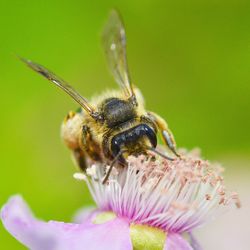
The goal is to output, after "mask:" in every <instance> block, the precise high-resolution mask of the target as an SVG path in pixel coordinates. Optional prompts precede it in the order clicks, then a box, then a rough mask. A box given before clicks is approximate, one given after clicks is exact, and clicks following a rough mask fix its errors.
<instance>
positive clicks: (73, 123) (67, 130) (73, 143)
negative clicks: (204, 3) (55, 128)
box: [61, 111, 87, 171]
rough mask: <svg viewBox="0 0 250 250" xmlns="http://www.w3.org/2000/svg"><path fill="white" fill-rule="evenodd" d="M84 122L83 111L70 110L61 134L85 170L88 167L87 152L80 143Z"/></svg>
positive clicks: (81, 167)
mask: <svg viewBox="0 0 250 250" xmlns="http://www.w3.org/2000/svg"><path fill="white" fill-rule="evenodd" d="M83 122H84V117H83V115H82V113H81V112H73V111H70V112H69V113H68V114H67V116H66V117H65V118H64V121H63V124H62V127H61V136H62V139H63V141H64V143H65V144H66V146H67V147H68V148H69V149H70V150H71V151H72V155H73V158H74V160H75V163H76V164H77V166H78V167H79V168H80V169H81V170H82V171H85V170H86V167H87V164H86V159H85V158H86V153H85V152H84V150H83V149H82V148H81V145H80V143H79V137H80V134H81V128H82V123H83Z"/></svg>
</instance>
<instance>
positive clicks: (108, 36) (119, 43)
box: [103, 10, 134, 97]
mask: <svg viewBox="0 0 250 250" xmlns="http://www.w3.org/2000/svg"><path fill="white" fill-rule="evenodd" d="M103 46H104V50H105V52H106V56H107V60H108V64H109V67H110V70H111V72H112V73H113V75H114V77H115V80H116V81H117V83H118V84H119V85H120V86H121V87H122V88H123V89H124V91H125V93H126V95H127V97H132V96H134V92H133V86H132V84H131V81H130V76H129V70H128V65H127V56H126V34H125V29H124V25H123V22H122V19H121V17H120V15H119V13H118V12H117V11H115V10H113V11H111V13H110V16H109V19H108V21H107V24H106V25H105V27H104V30H103Z"/></svg>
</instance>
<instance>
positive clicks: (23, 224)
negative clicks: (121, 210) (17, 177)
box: [1, 196, 132, 250]
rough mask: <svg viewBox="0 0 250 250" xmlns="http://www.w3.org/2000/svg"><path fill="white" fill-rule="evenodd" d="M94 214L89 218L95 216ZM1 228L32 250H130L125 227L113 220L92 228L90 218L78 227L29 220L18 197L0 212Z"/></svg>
mask: <svg viewBox="0 0 250 250" xmlns="http://www.w3.org/2000/svg"><path fill="white" fill-rule="evenodd" d="M96 214H97V212H96V213H94V214H93V216H94V215H96ZM1 219H2V222H3V224H4V226H5V228H6V229H7V230H8V231H9V232H10V233H11V234H12V235H13V236H14V237H15V238H16V239H17V240H19V241H20V242H21V243H23V244H24V245H25V246H27V247H28V248H29V249H32V250H40V249H41V250H44V249H46V250H69V249H70V250H82V249H88V250H101V249H102V250H108V249H111V248H112V249H114V250H130V249H131V250H132V243H131V240H130V236H129V224H128V222H127V221H125V220H123V219H121V218H115V219H113V220H111V221H108V222H106V223H103V224H93V223H92V222H91V216H90V217H89V219H87V220H86V221H85V222H83V223H82V224H71V223H63V222H55V221H50V222H48V223H46V222H43V221H41V220H37V219H35V218H34V217H33V215H32V213H31V211H30V209H29V208H28V206H27V205H26V203H25V202H24V201H23V199H22V198H21V197H20V196H14V197H12V198H11V199H10V200H9V201H8V203H7V204H6V205H5V206H4V207H3V209H2V211H1Z"/></svg>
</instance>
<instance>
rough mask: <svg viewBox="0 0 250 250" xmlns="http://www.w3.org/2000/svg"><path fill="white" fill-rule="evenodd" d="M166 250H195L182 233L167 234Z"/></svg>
mask: <svg viewBox="0 0 250 250" xmlns="http://www.w3.org/2000/svg"><path fill="white" fill-rule="evenodd" d="M164 250H193V248H192V247H191V246H190V245H189V243H188V242H187V241H186V240H185V239H183V237H182V236H181V235H180V234H174V233H171V234H169V235H167V240H166V243H165V246H164Z"/></svg>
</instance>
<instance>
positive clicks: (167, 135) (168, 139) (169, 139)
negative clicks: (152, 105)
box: [148, 112, 180, 157]
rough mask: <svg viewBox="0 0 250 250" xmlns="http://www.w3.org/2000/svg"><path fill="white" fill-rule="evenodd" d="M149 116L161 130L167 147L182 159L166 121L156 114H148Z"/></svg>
mask: <svg viewBox="0 0 250 250" xmlns="http://www.w3.org/2000/svg"><path fill="white" fill-rule="evenodd" d="M148 115H149V117H150V118H151V119H153V121H154V122H155V123H156V125H157V127H158V129H159V130H160V133H161V136H162V138H163V141H164V143H165V144H166V145H167V147H168V148H169V149H170V150H171V151H172V152H173V153H174V154H175V155H176V156H177V157H180V155H179V154H178V153H177V150H176V143H175V140H174V136H173V134H172V132H171V131H170V129H169V128H168V125H167V123H166V121H165V120H164V119H163V118H162V117H160V116H159V115H157V114H156V113H154V112H148Z"/></svg>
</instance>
